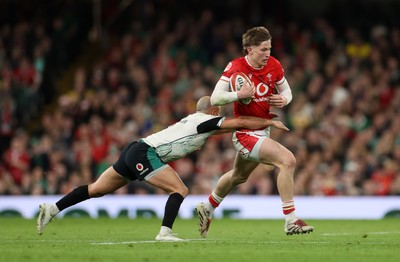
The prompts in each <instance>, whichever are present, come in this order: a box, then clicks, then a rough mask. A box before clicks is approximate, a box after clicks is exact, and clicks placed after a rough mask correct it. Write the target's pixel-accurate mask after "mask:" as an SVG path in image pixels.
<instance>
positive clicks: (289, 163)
mask: <svg viewBox="0 0 400 262" xmlns="http://www.w3.org/2000/svg"><path fill="white" fill-rule="evenodd" d="M283 166H284V167H285V168H287V169H294V168H295V167H296V158H295V157H294V155H293V154H292V153H291V154H289V155H288V156H287V157H285V159H284V161H283Z"/></svg>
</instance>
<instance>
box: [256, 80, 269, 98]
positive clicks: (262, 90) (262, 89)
mask: <svg viewBox="0 0 400 262" xmlns="http://www.w3.org/2000/svg"><path fill="white" fill-rule="evenodd" d="M268 90H269V86H268V85H267V84H264V83H259V84H258V85H257V86H256V93H257V95H258V96H263V95H265V94H267V93H268Z"/></svg>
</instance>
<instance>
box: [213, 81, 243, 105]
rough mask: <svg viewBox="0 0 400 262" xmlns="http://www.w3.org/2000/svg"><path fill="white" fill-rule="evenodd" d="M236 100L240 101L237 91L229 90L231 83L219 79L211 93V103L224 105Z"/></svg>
mask: <svg viewBox="0 0 400 262" xmlns="http://www.w3.org/2000/svg"><path fill="white" fill-rule="evenodd" d="M235 101H238V96H237V93H236V92H231V91H230V90H229V83H227V82H225V81H223V80H219V81H218V82H217V84H216V85H215V88H214V91H213V93H212V94H211V99H210V102H211V104H212V105H213V106H223V105H226V104H229V103H233V102H235Z"/></svg>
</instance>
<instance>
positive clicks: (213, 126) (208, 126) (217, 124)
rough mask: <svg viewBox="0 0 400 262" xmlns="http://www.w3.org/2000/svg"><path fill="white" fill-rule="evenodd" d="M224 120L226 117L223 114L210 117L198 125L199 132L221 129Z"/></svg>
mask: <svg viewBox="0 0 400 262" xmlns="http://www.w3.org/2000/svg"><path fill="white" fill-rule="evenodd" d="M224 120H225V117H222V116H220V117H215V118H212V119H209V120H207V121H205V122H203V123H201V124H199V125H198V126H197V133H199V134H203V133H207V132H210V131H214V130H219V129H221V124H222V122H224Z"/></svg>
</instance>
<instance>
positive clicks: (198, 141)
mask: <svg viewBox="0 0 400 262" xmlns="http://www.w3.org/2000/svg"><path fill="white" fill-rule="evenodd" d="M224 120H225V118H224V117H221V116H213V115H208V114H204V113H200V112H196V113H194V114H191V115H188V116H187V117H185V118H183V119H182V120H181V121H179V122H177V123H175V124H173V125H171V126H169V127H168V128H166V129H164V130H161V131H159V132H157V133H154V134H152V135H150V136H148V137H146V138H143V139H142V140H143V141H144V142H145V143H146V144H148V145H150V146H152V147H154V148H155V149H156V152H157V153H158V155H159V156H160V158H161V159H162V160H163V161H165V162H171V161H174V160H177V159H179V158H182V157H184V156H186V155H188V154H190V153H192V152H194V151H196V150H198V149H199V148H200V147H202V146H203V145H204V143H205V142H206V140H207V138H208V137H209V136H211V135H212V134H214V132H215V131H216V130H218V129H220V126H221V124H222V122H223V121H224ZM201 124H202V125H201ZM199 125H201V126H200V128H199Z"/></svg>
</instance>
